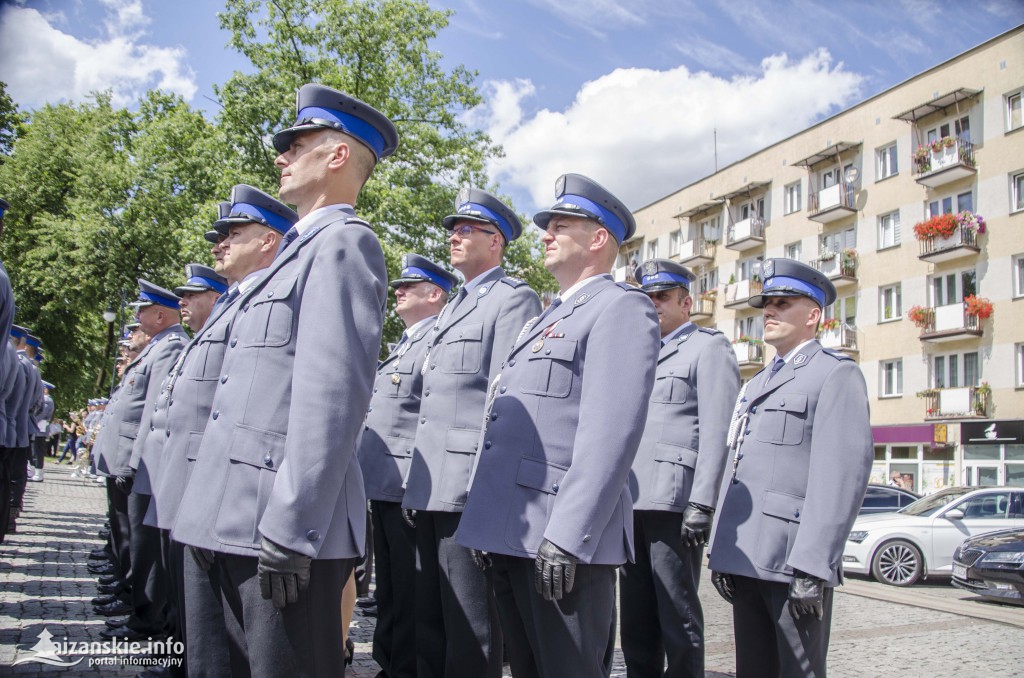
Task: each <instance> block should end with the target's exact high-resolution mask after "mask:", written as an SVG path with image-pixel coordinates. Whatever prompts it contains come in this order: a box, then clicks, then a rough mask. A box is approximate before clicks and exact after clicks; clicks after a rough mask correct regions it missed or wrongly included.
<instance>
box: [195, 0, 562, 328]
mask: <svg viewBox="0 0 1024 678" xmlns="http://www.w3.org/2000/svg"><path fill="white" fill-rule="evenodd" d="M450 15H451V12H450V11H448V10H436V9H432V8H431V7H430V5H429V4H428V3H427V2H423V1H418V0H365V1H350V0H228V2H227V6H226V9H225V11H224V12H223V13H221V14H220V15H219V16H220V22H221V27H222V28H224V29H226V30H228V31H230V32H231V38H230V41H229V45H230V46H231V47H232V48H234V49H236V50H238V51H239V52H240V53H241V54H242V55H244V56H245V57H246V58H247V59H248V60H249V61H250V62H251V63H252V66H253V69H254V70H253V72H252V73H238V72H236V73H235V74H234V75H233V76H232V77H231V78H230V79H229V80H228V81H227V82H226V83H225V84H224V85H223V87H218V88H216V89H215V91H216V93H217V94H218V96H219V98H220V103H221V105H222V106H223V108H222V111H221V113H220V122H221V124H222V125H223V127H224V132H225V134H226V136H227V139H228V141H229V143H231V144H232V145H233V146H235V147H237V148H239V149H240V150H241V152H242V153H243V155H244V157H245V161H246V167H247V171H250V172H251V173H252V181H251V183H253V184H254V185H257V186H260V187H261V188H264V189H265V190H268V191H269V192H271V193H275V192H276V189H277V186H278V177H279V172H278V170H277V169H276V168H275V167H274V166H273V161H274V157H275V156H276V151H274V150H273V148H272V147H271V146H270V145H269V143H268V142H269V139H270V137H271V136H272V135H273V133H274V132H275V131H276V130H279V129H282V128H284V127H286V126H288V125H290V124H291V123H292V121H293V120H294V116H295V92H296V91H297V90H298V89H299V87H301V86H302V85H303V84H305V83H307V82H319V83H323V84H325V85H328V86H331V87H335V88H337V89H340V90H342V91H344V92H348V93H350V94H352V95H353V96H356V97H358V98H360V99H362V100H364V101H366V102H367V103H369V104H371V105H372V106H374V107H376V108H378V109H379V110H381V111H382V112H384V113H385V114H387V115H388V117H390V118H391V119H392V120H393V121H394V122H395V125H396V126H397V127H398V131H399V135H400V144H399V148H398V151H397V152H396V153H395V155H394V156H392V157H391V158H389V159H388V160H387V161H385V162H383V163H381V164H380V166H379V167H378V168H377V170H376V171H375V172H374V173H373V175H372V177H371V178H370V181H369V182H368V183H367V185H366V186H365V187H364V189H363V191H362V193H361V194H360V198H359V203H360V204H359V205H358V209H359V213H360V215H361V216H363V217H365V218H366V219H367V220H368V221H370V223H371V224H373V226H374V229H375V230H376V232H377V235H378V236H379V237H380V240H381V243H382V245H383V247H384V252H385V257H386V259H387V262H388V269H389V273H390V274H391V276H395V275H396V274H397V272H398V268H399V261H400V257H401V254H402V253H404V252H417V253H420V254H423V255H425V256H428V257H430V258H432V259H434V260H436V261H439V262H442V263H443V262H447V261H448V247H447V242H446V240H445V237H444V235H445V234H444V231H443V230H442V229H441V226H440V224H441V219H442V218H443V217H444V216H445V215H447V214H451V213H452V203H453V199H454V197H455V194H456V193H457V192H458V189H459V188H460V187H462V186H466V185H475V186H487V184H488V182H487V176H486V170H485V163H486V161H487V159H488V158H491V157H494V156H496V155H498V154H500V152H501V150H500V148H498V147H497V146H495V145H493V144H492V143H491V141H490V139H489V138H488V137H487V136H486V134H484V133H483V132H481V131H480V130H474V129H470V128H468V127H467V126H466V125H465V124H464V123H463V122H462V120H461V115H462V114H463V113H464V112H465V111H467V110H469V109H470V108H472V107H474V106H476V105H477V104H479V103H481V97H480V94H479V92H478V91H477V90H476V88H475V86H474V84H473V81H474V78H475V76H476V74H475V73H474V72H471V71H469V70H467V69H466V68H464V67H462V66H456V67H454V68H452V69H450V70H447V71H446V70H445V69H444V68H443V67H442V65H441V54H440V53H438V52H436V51H434V50H432V49H431V47H430V42H431V40H433V39H434V38H435V37H436V36H437V34H438V32H439V31H440V30H442V29H444V28H445V27H446V26H447V24H448V18H449V16H450ZM538 252H539V247H538V239H537V237H536V235H535V234H534V233H533V229H527V236H526V237H525V238H523V239H521V240H520V241H517V242H515V243H513V244H512V246H511V247H510V248H509V251H508V259H507V262H508V266H507V268H508V270H509V272H510V273H512V274H513V275H518V276H520V277H523V278H524V279H526V280H527V281H528V282H529V283H530V284H531V285H533V286H534V288H535V289H537V290H538V291H542V290H546V289H552V288H553V287H554V281H553V279H552V278H551V277H550V276H549V275H548V274H547V272H546V271H545V270H544V269H543V267H541V266H540V263H539V260H538V256H537V254H538ZM401 330H402V326H401V323H400V321H399V320H398V319H397V318H396V317H395V316H394V314H393V313H389V317H388V321H387V324H386V326H385V337H386V338H388V339H392V340H393V339H396V338H397V337H398V335H399V334H401Z"/></svg>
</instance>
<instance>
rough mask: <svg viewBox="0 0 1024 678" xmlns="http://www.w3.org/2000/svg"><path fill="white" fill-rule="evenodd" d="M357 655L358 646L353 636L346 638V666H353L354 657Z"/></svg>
mask: <svg viewBox="0 0 1024 678" xmlns="http://www.w3.org/2000/svg"><path fill="white" fill-rule="evenodd" d="M355 655H356V646H355V643H353V642H352V639H351V638H346V639H345V666H351V664H352V658H353V657H355Z"/></svg>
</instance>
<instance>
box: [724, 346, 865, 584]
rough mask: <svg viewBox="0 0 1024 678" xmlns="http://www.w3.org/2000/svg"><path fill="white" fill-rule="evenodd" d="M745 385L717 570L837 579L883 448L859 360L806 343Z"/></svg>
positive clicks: (727, 481)
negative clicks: (877, 443) (878, 446)
mask: <svg viewBox="0 0 1024 678" xmlns="http://www.w3.org/2000/svg"><path fill="white" fill-rule="evenodd" d="M769 374H770V370H768V369H765V370H761V371H760V372H758V373H757V374H756V375H755V376H754V377H753V378H752V379H751V380H750V383H749V384H748V385H747V387H746V389H745V391H744V392H743V393H741V396H740V402H739V403H738V409H737V413H738V415H739V417H740V418H739V422H738V424H739V425H738V426H737V428H738V430H739V433H740V434H741V436H742V440H741V442H740V444H739V449H738V455H737V456H738V462H737V465H736V477H735V482H733V480H732V472H731V470H728V469H727V471H726V474H725V478H724V480H723V481H722V490H721V497H720V499H719V505H718V511H717V512H716V514H715V524H714V529H713V532H712V536H711V547H710V554H709V555H710V567H711V569H712V570H714V571H715V572H723V573H728V574H737V575H742V576H746V577H752V578H755V579H763V580H766V581H776V582H789V581H791V579H792V576H793V570H794V569H796V570H801V571H803V572H806V573H808V574H812V575H814V576H815V577H819V578H820V579H824V580H825V581H826V582H827V583H828V584H829V585H830V586H834V585H835V584H837V583H839V582H840V581H841V579H842V557H843V545H844V544H845V543H846V538H847V537H848V536H849V534H850V526H851V525H852V524H853V521H854V519H855V518H856V517H857V511H858V509H859V507H860V503H861V500H862V499H863V497H864V491H865V488H866V487H867V481H868V474H869V473H870V471H871V463H872V458H873V455H874V452H873V445H872V439H871V423H870V421H869V414H868V396H867V388H866V386H865V383H864V375H863V374H861V371H860V368H859V367H858V366H857V363H855V362H853V360H851V359H850V358H849V357H848V356H846V355H844V354H842V353H839V352H838V351H831V350H829V349H823V348H822V347H821V344H819V343H818V342H817V341H812V342H810V343H808V344H806V345H805V346H804V347H803V348H801V349H800V350H799V351H798V352H797V353H796V354H795V355H794V356H793V357H792V358H791V359H790V360H789V361H788V362H787V363H786V365H785V366H784V367H783V368H782V369H781V370H779V372H778V373H777V374H776V375H775V376H774V377H772V378H771V380H770V381H768V384H767V386H766V385H765V381H766V380H767V378H768V375H769Z"/></svg>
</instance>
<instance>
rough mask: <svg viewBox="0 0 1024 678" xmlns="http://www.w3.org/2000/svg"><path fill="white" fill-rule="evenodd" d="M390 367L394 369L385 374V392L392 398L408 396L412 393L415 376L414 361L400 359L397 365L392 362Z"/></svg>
mask: <svg viewBox="0 0 1024 678" xmlns="http://www.w3.org/2000/svg"><path fill="white" fill-rule="evenodd" d="M388 367H389V368H392V369H391V372H390V373H386V374H384V384H383V388H384V389H385V391H384V392H385V393H386V394H387V395H388V396H389V397H391V398H408V397H409V396H410V395H411V394H412V382H413V378H414V376H415V375H414V374H413V369H412V368H413V361H412V360H411V359H409V360H402V359H399V361H398V365H397V366H395V365H394V364H392V365H389V366H388Z"/></svg>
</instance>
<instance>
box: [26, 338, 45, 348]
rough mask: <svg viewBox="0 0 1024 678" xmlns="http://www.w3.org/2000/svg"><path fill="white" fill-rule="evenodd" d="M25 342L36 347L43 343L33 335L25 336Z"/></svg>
mask: <svg viewBox="0 0 1024 678" xmlns="http://www.w3.org/2000/svg"><path fill="white" fill-rule="evenodd" d="M25 343H26V344H28V345H29V346H35V347H36V348H39V347H40V346H42V345H43V343H42V342H41V341H39V340H38V339H36V338H35V337H26V338H25Z"/></svg>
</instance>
